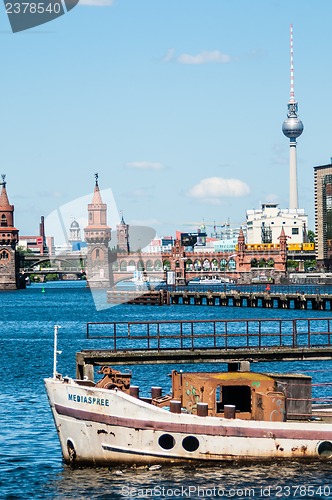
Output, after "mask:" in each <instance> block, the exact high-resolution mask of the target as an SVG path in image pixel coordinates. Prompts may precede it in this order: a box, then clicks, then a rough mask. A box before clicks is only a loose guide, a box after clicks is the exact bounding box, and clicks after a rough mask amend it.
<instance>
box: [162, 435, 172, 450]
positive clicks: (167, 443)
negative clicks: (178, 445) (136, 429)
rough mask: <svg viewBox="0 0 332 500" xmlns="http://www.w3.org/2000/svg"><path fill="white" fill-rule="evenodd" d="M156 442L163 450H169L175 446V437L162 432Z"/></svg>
mask: <svg viewBox="0 0 332 500" xmlns="http://www.w3.org/2000/svg"><path fill="white" fill-rule="evenodd" d="M158 443H159V446H160V447H161V448H163V449H164V450H171V449H172V448H174V446H175V439H174V437H173V436H171V434H163V435H162V436H160V438H159V439H158Z"/></svg>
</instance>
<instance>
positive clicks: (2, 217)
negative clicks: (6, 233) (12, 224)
mask: <svg viewBox="0 0 332 500" xmlns="http://www.w3.org/2000/svg"><path fill="white" fill-rule="evenodd" d="M7 226H8V222H7V217H6V216H5V214H2V215H1V227H7Z"/></svg>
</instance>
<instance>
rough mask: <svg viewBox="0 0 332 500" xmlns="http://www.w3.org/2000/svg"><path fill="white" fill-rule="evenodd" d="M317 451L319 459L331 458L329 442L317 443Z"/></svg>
mask: <svg viewBox="0 0 332 500" xmlns="http://www.w3.org/2000/svg"><path fill="white" fill-rule="evenodd" d="M317 451H318V455H320V456H321V457H325V458H328V457H331V456H332V443H331V441H322V442H321V443H319V445H318V448H317Z"/></svg>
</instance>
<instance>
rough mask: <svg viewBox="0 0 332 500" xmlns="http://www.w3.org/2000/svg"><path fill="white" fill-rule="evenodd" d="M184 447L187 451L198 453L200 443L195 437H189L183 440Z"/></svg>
mask: <svg viewBox="0 0 332 500" xmlns="http://www.w3.org/2000/svg"><path fill="white" fill-rule="evenodd" d="M182 446H183V448H184V449H185V450H186V451H191V452H192V451H196V450H197V448H198V447H199V441H198V439H197V438H196V437H195V436H187V437H185V438H184V439H183V441H182Z"/></svg>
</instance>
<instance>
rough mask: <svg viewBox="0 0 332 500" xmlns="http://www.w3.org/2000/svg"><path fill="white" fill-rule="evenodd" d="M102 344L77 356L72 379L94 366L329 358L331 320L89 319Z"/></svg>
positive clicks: (88, 373) (89, 326) (89, 329)
mask: <svg viewBox="0 0 332 500" xmlns="http://www.w3.org/2000/svg"><path fill="white" fill-rule="evenodd" d="M87 338H88V339H91V340H94V341H96V340H102V341H103V345H105V348H102V349H101V348H100V349H91V350H90V349H89V350H84V351H81V352H78V353H77V355H76V369H77V377H78V378H84V376H88V377H92V376H93V367H94V366H96V365H97V366H103V365H119V364H122V365H126V364H127V365H129V364H137V363H139V364H153V363H206V362H209V363H220V362H228V363H234V362H240V361H242V360H246V361H286V360H287V361H290V360H298V359H302V360H303V359H308V360H309V359H310V360H321V359H332V318H320V319H317V318H308V319H289V320H287V319H240V320H221V319H218V320H195V321H194V320H173V321H145V322H142V321H132V322H126V321H123V322H103V323H88V324H87Z"/></svg>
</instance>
